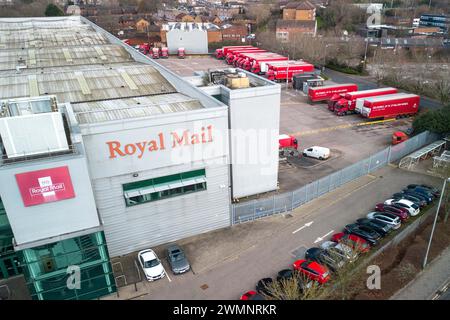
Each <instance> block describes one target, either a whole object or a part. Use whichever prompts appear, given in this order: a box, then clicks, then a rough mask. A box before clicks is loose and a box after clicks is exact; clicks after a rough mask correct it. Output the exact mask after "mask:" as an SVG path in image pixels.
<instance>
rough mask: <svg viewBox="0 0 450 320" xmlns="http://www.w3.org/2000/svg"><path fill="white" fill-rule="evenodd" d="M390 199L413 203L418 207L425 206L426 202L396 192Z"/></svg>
mask: <svg viewBox="0 0 450 320" xmlns="http://www.w3.org/2000/svg"><path fill="white" fill-rule="evenodd" d="M392 198H394V199H395V200H397V199H406V200H409V201H411V202H414V203H415V204H417V205H418V206H419V207H424V206H426V205H427V202H426V201H425V200H424V199H420V198H418V197H415V196H413V195H412V194H408V193H404V192H397V193H394V194H393V195H392Z"/></svg>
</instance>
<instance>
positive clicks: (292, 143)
mask: <svg viewBox="0 0 450 320" xmlns="http://www.w3.org/2000/svg"><path fill="white" fill-rule="evenodd" d="M278 148H279V149H283V148H292V149H297V148H298V140H297V139H296V138H295V137H294V136H291V135H288V134H280V136H279V138H278Z"/></svg>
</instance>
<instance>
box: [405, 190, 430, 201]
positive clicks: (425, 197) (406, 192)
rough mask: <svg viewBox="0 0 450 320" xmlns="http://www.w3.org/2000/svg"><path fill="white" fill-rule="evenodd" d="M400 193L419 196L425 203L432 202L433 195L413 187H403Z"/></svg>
mask: <svg viewBox="0 0 450 320" xmlns="http://www.w3.org/2000/svg"><path fill="white" fill-rule="evenodd" d="M402 193H404V194H407V195H410V196H413V197H416V198H419V199H420V200H423V201H425V202H426V203H427V204H430V203H431V202H433V197H431V196H429V195H425V194H422V193H420V192H417V191H416V190H415V189H404V190H403V191H402Z"/></svg>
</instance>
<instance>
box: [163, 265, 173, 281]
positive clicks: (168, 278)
mask: <svg viewBox="0 0 450 320" xmlns="http://www.w3.org/2000/svg"><path fill="white" fill-rule="evenodd" d="M163 269H164V272H165V274H166V277H167V280H169V282H172V279H170V277H169V274H168V273H167V271H166V268H164V267H163Z"/></svg>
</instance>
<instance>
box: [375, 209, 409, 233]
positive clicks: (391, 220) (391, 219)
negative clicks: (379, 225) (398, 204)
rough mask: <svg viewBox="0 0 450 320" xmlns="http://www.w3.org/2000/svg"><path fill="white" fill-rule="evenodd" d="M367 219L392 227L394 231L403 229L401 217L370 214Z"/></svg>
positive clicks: (381, 213)
mask: <svg viewBox="0 0 450 320" xmlns="http://www.w3.org/2000/svg"><path fill="white" fill-rule="evenodd" d="M367 219H374V220H378V221H381V222H385V223H387V224H390V225H392V229H394V230H397V229H398V228H400V227H401V225H402V222H401V220H400V218H399V217H397V216H396V215H394V214H392V213H389V212H378V211H374V212H370V213H369V214H367Z"/></svg>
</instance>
